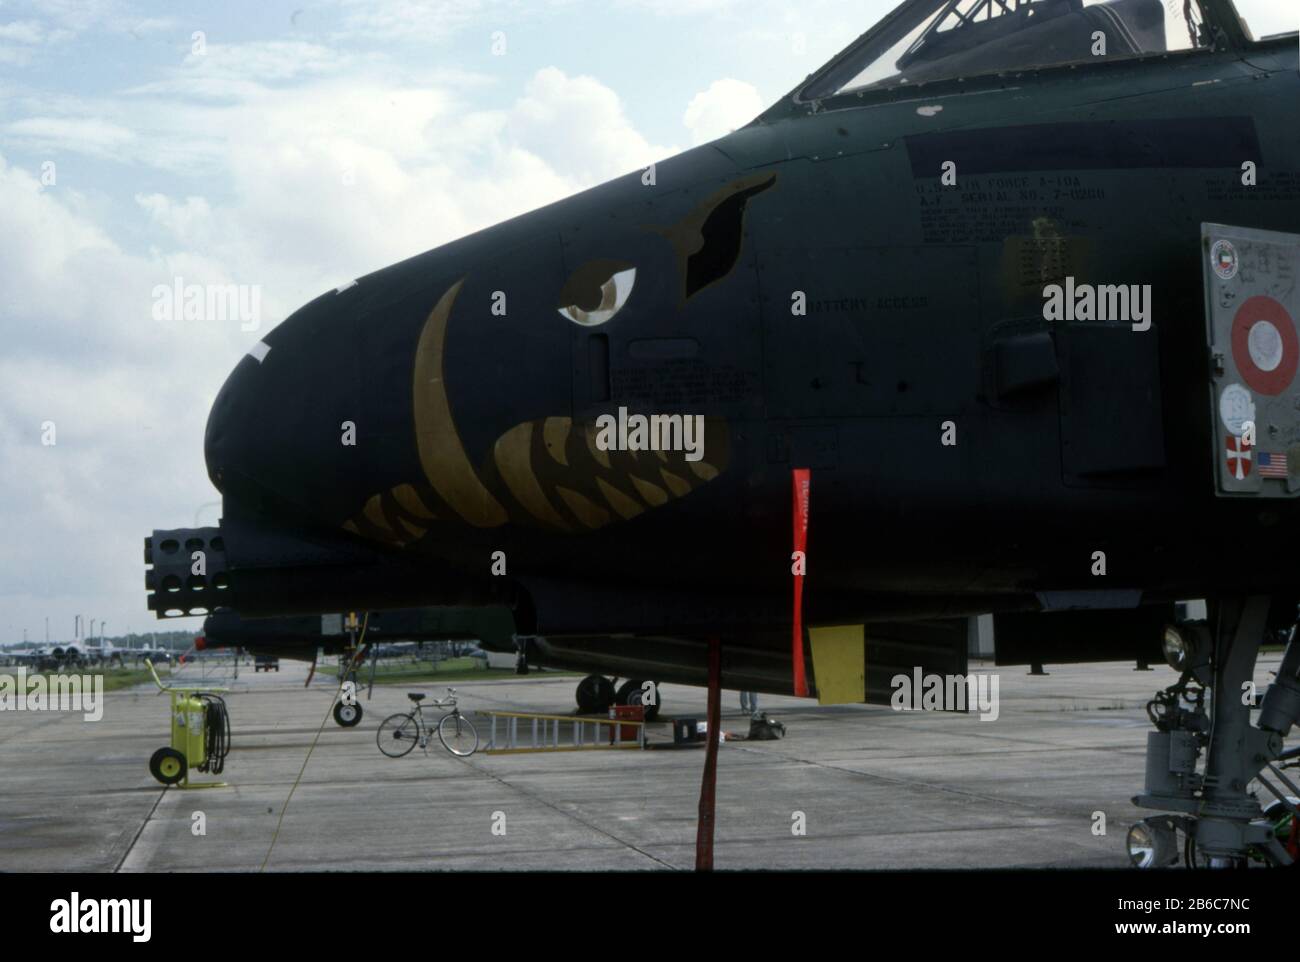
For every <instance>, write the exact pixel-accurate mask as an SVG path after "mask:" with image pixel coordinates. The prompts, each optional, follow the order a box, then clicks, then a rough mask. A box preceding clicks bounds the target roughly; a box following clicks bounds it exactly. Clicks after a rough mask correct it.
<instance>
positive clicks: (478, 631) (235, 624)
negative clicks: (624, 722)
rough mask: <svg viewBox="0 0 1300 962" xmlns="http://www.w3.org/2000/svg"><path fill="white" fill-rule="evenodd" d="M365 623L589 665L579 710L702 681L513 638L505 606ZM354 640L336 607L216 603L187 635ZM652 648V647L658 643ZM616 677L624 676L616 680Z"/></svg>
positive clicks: (667, 665) (305, 652)
mask: <svg viewBox="0 0 1300 962" xmlns="http://www.w3.org/2000/svg"><path fill="white" fill-rule="evenodd" d="M366 623H367V641H368V642H370V643H371V644H375V643H377V642H378V640H379V639H389V640H402V641H435V640H447V639H465V640H473V641H477V642H478V643H479V645H480V646H481V647H482V648H483V649H484V650H485V651H489V652H497V653H509V654H512V655H515V656H516V665H517V666H518V667H519V668H520V669H521V670H523V671H526V670H527V669H528V668H529V667H534V668H558V669H565V670H572V671H590V672H592V674H589V675H587V676H586V677H585V678H583V679H582V680H581V681H580V682H579V683H578V685H577V687H576V689H575V691H574V698H575V701H576V702H577V707H578V708H579V710H581V711H584V712H603V711H605V710H606V709H608V708H609V707H610V705H613V704H616V703H617V704H621V705H632V704H640V705H642V706H643V707H645V709H646V717H647V718H649V719H651V720H653V719H654V718H655V717H657V716H658V714H659V708H660V701H659V682H660V681H680V682H681V683H683V684H697V685H699V684H704V683H705V680H704V679H703V678H702V676H701V673H700V672H698V671H692V670H689V669H688V668H686V667H684V666H682V665H677V664H673V663H672V662H670V661H666V660H665V659H664V658H662V657H652V658H651V659H650V660H646V661H642V660H639V659H638V658H637V657H635V656H634V654H633V653H632V652H630V651H628V650H627V649H626V646H624V645H620V644H617V643H613V644H611V643H609V642H608V640H606V643H605V644H602V645H590V646H584V645H581V644H578V645H568V644H565V643H563V642H552V641H550V640H548V639H545V638H516V637H515V636H514V634H513V631H514V619H513V617H512V615H511V613H510V611H509V610H508V609H506V608H464V609H458V608H410V609H395V610H391V611H382V612H379V611H372V612H370V615H369V618H368V620H367V622H366ZM355 640H356V633H355V632H354V633H352V634H351V635H350V634H349V633H348V632H347V631H345V630H344V622H343V618H342V616H341V615H322V616H320V617H313V616H291V617H279V618H255V619H243V618H241V617H240V616H239V615H238V614H237V613H236V612H233V611H230V610H228V609H220V610H218V611H216V612H214V613H213V614H211V615H208V616H207V618H205V619H204V622H203V634H202V635H201V636H200V637H198V638H196V639H195V648H196V649H197V650H199V651H207V650H211V649H213V648H242V649H244V650H245V651H247V652H249V653H250V654H255V655H275V656H277V657H279V658H291V659H297V660H300V661H310V662H312V664H313V666H314V665H315V662H316V656H317V653H318V652H324V653H325V654H329V655H337V654H341V653H343V652H346V651H348V650H350V649H351V648H352V646H353V643H354V642H355ZM637 650H638V651H640V650H641V649H639V648H638V649H637ZM653 653H655V654H658V649H654V650H653ZM652 671H653V672H660V673H661V674H657V675H654V676H651V675H649V674H648V672H652ZM662 673H666V674H662ZM620 677H621V678H622V679H624V680H623V681H622V683H621V684H618V685H617V686H616V682H617V681H618V679H619V678H620ZM731 681H732V682H736V681H737V679H735V678H733V679H731Z"/></svg>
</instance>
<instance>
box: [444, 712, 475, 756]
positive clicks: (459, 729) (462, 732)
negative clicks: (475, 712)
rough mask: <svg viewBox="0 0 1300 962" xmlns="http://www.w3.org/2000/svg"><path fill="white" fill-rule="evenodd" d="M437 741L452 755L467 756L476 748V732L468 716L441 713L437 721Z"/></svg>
mask: <svg viewBox="0 0 1300 962" xmlns="http://www.w3.org/2000/svg"><path fill="white" fill-rule="evenodd" d="M438 741H440V742H442V747H443V748H445V749H447V751H449V752H451V753H452V754H453V755H459V756H460V757H461V758H468V757H469V756H470V755H473V754H474V752H475V751H477V750H478V732H477V731H475V730H474V726H473V725H471V724H470V721H469V719H468V718H466V717H465V716H464V715H461V714H459V713H453V714H450V715H443V716H442V721H440V722H438Z"/></svg>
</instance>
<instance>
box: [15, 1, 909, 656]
mask: <svg viewBox="0 0 1300 962" xmlns="http://www.w3.org/2000/svg"><path fill="white" fill-rule="evenodd" d="M890 7H891V3H890V2H889V0H868V2H856V3H855V2H831V0H808V2H801V3H800V4H799V5H798V8H797V10H796V7H795V5H794V4H789V3H785V2H769V0H752V2H746V3H739V2H733V0H601V2H586V0H528V2H523V0H441V2H431V3H417V2H414V0H364V2H361V0H356V2H354V0H330V2H323V3H309V2H308V0H293V2H287V3H284V2H277V0H263V2H257V3H247V2H240V0H232V2H229V3H222V4H212V3H190V2H185V0H176V2H169V3H156V4H155V3H124V2H117V0H39V2H35V3H26V2H21V0H0V333H2V334H3V342H2V343H3V351H0V526H2V527H3V532H4V537H3V539H0V644H9V643H13V642H16V641H21V640H22V639H23V637H24V631H26V633H27V637H28V638H29V639H30V640H32V641H38V642H43V641H44V638H45V619H46V617H48V618H49V625H50V637H51V640H67V639H70V638H71V637H72V636H73V632H74V628H75V622H74V618H75V616H76V615H78V614H80V615H82V616H83V619H84V621H83V627H88V625H89V619H91V618H94V619H95V621H96V632H98V630H99V623H100V622H101V621H102V622H104V623H106V629H107V633H108V635H109V636H113V635H118V634H122V633H125V632H126V631H128V630H130V631H133V632H145V631H150V630H155V629H157V630H167V629H174V628H178V627H185V626H189V627H197V626H198V624H199V621H198V619H177V620H175V621H169V622H163V623H159V622H157V621H156V620H155V619H154V618H153V616H152V614H151V613H150V612H148V611H147V609H146V608H145V591H144V581H143V579H144V559H143V539H144V537H145V536H146V535H148V534H149V533H150V532H151V531H152V530H153V529H154V528H166V527H184V526H190V525H196V524H215V523H216V521H217V519H218V518H219V517H220V508H219V505H218V504H217V502H218V501H219V495H218V494H217V492H216V491H215V489H213V487H212V485H211V483H210V482H209V480H208V478H207V472H206V469H205V467H204V462H203V427H204V424H205V422H206V419H207V413H208V409H209V407H210V406H211V403H212V400H213V398H214V397H215V395H216V393H217V391H218V389H219V388H220V386H221V384H222V382H223V381H224V380H225V378H226V376H227V375H228V374H229V372H230V370H231V369H232V368H233V367H234V365H235V364H236V363H237V362H238V360H239V359H240V358H241V357H242V356H243V355H244V354H245V353H246V352H247V350H248V349H249V347H250V346H252V345H253V344H255V343H256V342H257V341H258V340H260V339H261V338H262V337H264V336H265V334H266V332H267V331H268V330H269V329H270V328H271V327H273V326H274V325H275V324H277V323H278V322H279V321H280V320H282V319H283V318H284V317H286V316H287V315H288V314H290V313H292V311H293V310H295V309H296V308H297V307H299V306H300V305H302V304H303V303H305V302H307V301H308V300H310V299H312V298H313V297H315V296H317V295H318V294H320V293H321V292H323V291H325V290H328V289H329V288H332V287H335V286H337V285H339V284H341V283H344V282H346V281H348V280H350V279H351V278H355V277H358V276H361V275H363V274H366V273H368V272H370V271H372V270H375V269H378V268H380V267H383V266H385V265H387V264H390V263H392V262H394V261H397V260H401V259H403V258H406V257H409V256H411V255H413V254H416V253H419V252H421V251H424V250H428V249H430V248H433V247H436V246H438V245H440V244H442V243H445V242H447V241H450V240H454V239H455V238H457V237H460V236H462V235H464V234H467V233H470V232H472V231H474V230H478V229H480V228H483V227H487V226H489V225H491V224H494V223H497V222H498V221H501V220H504V219H506V218H509V217H512V216H514V215H516V214H520V213H523V212H525V211H527V210H530V209H533V208H535V207H539V206H542V205H544V204H547V203H550V202H552V201H555V200H559V199H561V198H563V197H565V196H568V195H570V194H572V193H575V192H577V191H579V190H582V189H585V188H587V187H590V186H593V185H595V184H598V183H601V182H603V181H606V180H609V179H611V178H613V177H616V176H619V175H621V174H624V173H627V172H628V171H630V170H634V169H637V168H639V167H644V166H647V165H649V164H650V163H652V162H654V161H657V160H661V159H663V158H665V157H668V156H671V155H672V154H674V153H677V152H678V151H680V150H683V149H685V148H687V147H691V146H693V145H695V144H699V143H704V142H706V141H708V140H711V139H713V138H714V137H717V136H720V135H722V134H725V133H726V132H728V131H729V130H731V129H734V128H735V127H738V126H741V125H743V124H745V123H747V122H748V121H749V120H751V119H753V117H754V116H756V115H757V114H758V113H760V112H761V111H762V110H763V109H765V108H766V107H767V106H769V105H770V104H772V103H773V102H775V101H776V100H778V99H779V98H780V97H781V96H783V95H784V94H785V93H786V92H788V91H789V90H790V89H791V88H793V87H794V86H795V85H796V84H797V83H799V82H800V81H801V80H802V79H803V78H804V76H806V75H807V74H808V73H809V72H811V71H812V70H814V69H815V68H816V67H818V66H819V65H820V64H821V63H822V62H824V61H825V60H827V59H829V58H830V57H831V56H832V55H833V54H834V53H836V52H837V51H838V50H839V49H841V48H842V47H843V46H845V45H847V44H848V43H849V42H851V41H852V40H853V39H854V38H856V37H857V36H858V35H859V34H861V33H862V32H863V31H865V30H866V29H867V28H868V27H870V26H871V25H872V24H873V23H874V22H875V21H876V20H878V19H879V17H880V16H881V15H883V13H885V12H887V11H888V9H890ZM177 278H180V279H181V281H180V283H182V284H183V285H190V284H199V285H226V284H236V285H241V286H242V287H243V288H244V289H245V290H249V291H251V290H254V289H256V291H257V294H258V297H259V307H260V312H259V316H258V317H257V322H258V326H257V327H256V328H252V320H251V316H245V317H239V316H230V317H229V319H227V320H220V319H211V318H209V319H205V320H184V319H183V317H173V318H167V317H166V316H165V313H164V314H163V315H162V316H161V317H160V316H159V311H158V309H157V289H158V288H159V286H160V285H162V286H164V287H168V288H170V287H173V286H174V285H175V284H176V283H177ZM289 400H290V399H286V401H289ZM51 442H52V443H51Z"/></svg>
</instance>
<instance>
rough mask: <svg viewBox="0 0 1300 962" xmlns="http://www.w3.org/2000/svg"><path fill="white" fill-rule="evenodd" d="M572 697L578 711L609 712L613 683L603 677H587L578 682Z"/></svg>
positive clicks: (612, 697)
mask: <svg viewBox="0 0 1300 962" xmlns="http://www.w3.org/2000/svg"><path fill="white" fill-rule="evenodd" d="M574 697H575V698H576V699H577V702H578V711H581V712H602V711H609V706H610V705H612V704H614V683H613V682H612V681H610V680H609V679H608V678H606V677H605V676H604V675H588V676H587V677H586V678H584V679H582V681H580V682H578V689H577V691H576V692H575V693H574Z"/></svg>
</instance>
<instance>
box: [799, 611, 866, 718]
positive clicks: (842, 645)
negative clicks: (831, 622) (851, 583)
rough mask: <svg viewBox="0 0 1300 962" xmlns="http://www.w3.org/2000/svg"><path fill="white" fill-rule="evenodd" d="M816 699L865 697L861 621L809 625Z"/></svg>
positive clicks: (855, 699) (828, 702) (839, 702)
mask: <svg viewBox="0 0 1300 962" xmlns="http://www.w3.org/2000/svg"><path fill="white" fill-rule="evenodd" d="M808 637H809V639H810V640H811V641H812V660H813V672H814V674H815V675H816V678H817V702H818V704H822V705H844V704H849V703H855V704H861V703H862V702H863V701H865V700H866V697H867V653H866V652H867V649H866V639H865V637H864V633H863V629H862V625H837V626H836V627H834V628H809V629H808Z"/></svg>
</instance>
